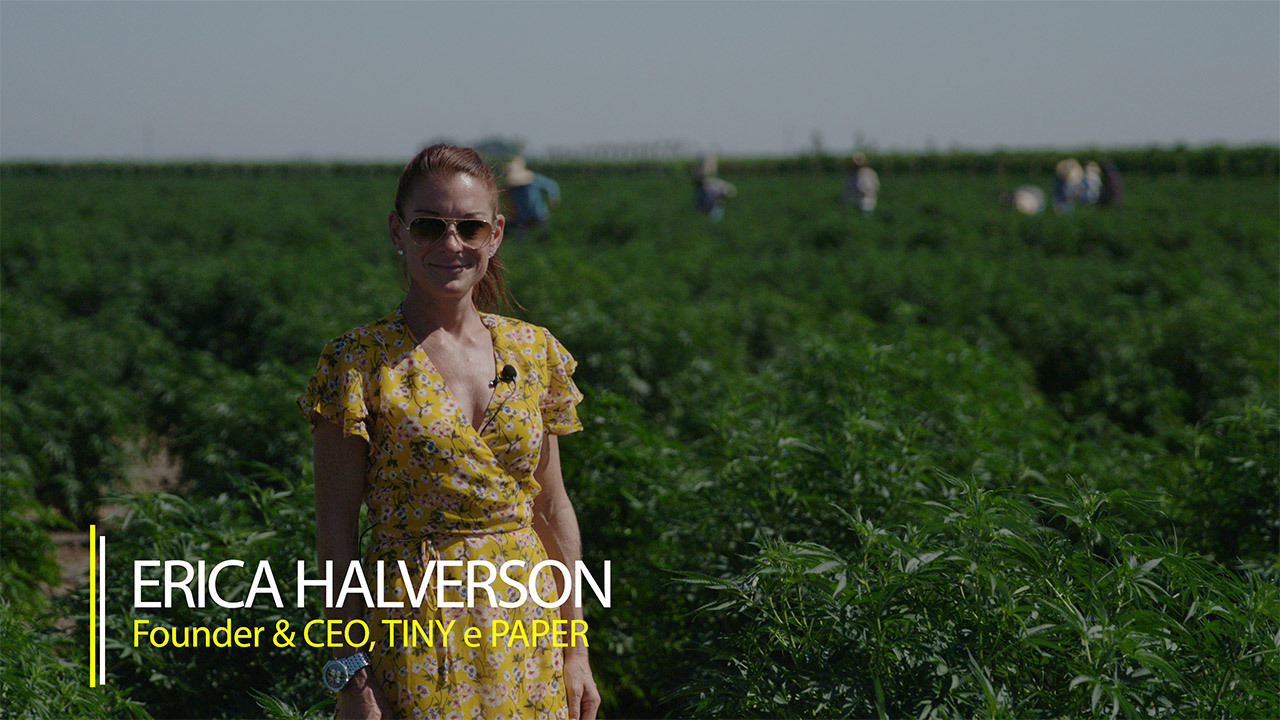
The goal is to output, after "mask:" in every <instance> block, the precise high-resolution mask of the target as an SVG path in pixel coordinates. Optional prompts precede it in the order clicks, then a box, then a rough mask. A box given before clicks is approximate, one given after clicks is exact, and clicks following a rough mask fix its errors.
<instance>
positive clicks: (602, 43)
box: [0, 0, 1280, 160]
mask: <svg viewBox="0 0 1280 720" xmlns="http://www.w3.org/2000/svg"><path fill="white" fill-rule="evenodd" d="M814 131H817V132H819V133H821V135H822V138H823V141H824V144H825V146H826V147H827V148H828V149H830V150H833V151H843V150H847V149H848V148H850V147H851V146H852V145H853V142H854V137H855V133H860V134H861V137H862V138H863V139H864V141H865V142H866V143H867V144H868V145H870V146H872V147H875V148H879V149H906V150H914V149H922V148H924V147H925V146H926V144H927V143H929V142H930V141H932V142H934V143H935V144H936V145H937V146H938V147H939V148H943V149H945V148H948V147H951V146H953V145H959V146H963V147H968V148H974V149H990V148H994V147H1008V148H1016V147H1047V146H1058V147H1070V146H1079V145H1086V144H1092V145H1102V146H1131V145H1148V144H1161V145H1169V144H1173V143H1175V142H1187V143H1189V144H1191V145H1203V144H1208V143H1213V142H1225V143H1228V144H1244V143H1253V142H1267V143H1280V2H1277V1H1275V0H1270V1H1265V2H1154V1H1153V2H1121V3H1103V2H1062V3H1059V2H909V3H908V2H892V3H891V2H824V3H782V2H755V3H738V2H699V3H680V2H635V3H588V2H534V3H514V4H513V3H499V2H486V3H426V2H423V3H418V2H385V3H383V2H379V3H356V2H324V3H304V2H271V3H260V2H181V3H178V2H92V3H78V2H69V3H63V2H57V3H55V2H19V1H15V0H0V158H3V159H5V160H14V159H88V158H122V159H138V158H155V159H171V158H216V159H288V158H311V159H402V158H404V157H407V156H408V155H410V154H412V153H413V152H414V151H416V150H417V149H418V148H419V147H421V145H422V144H424V143H425V142H426V141H428V140H431V139H433V138H437V137H450V138H454V139H456V140H458V141H462V142H469V141H473V140H476V139H479V138H482V137H484V136H489V135H495V134H497V135H505V136H518V137H520V138H522V139H523V140H524V141H526V142H527V143H528V147H529V149H530V151H531V152H532V154H538V153H541V152H545V151H546V150H547V149H548V148H553V147H581V146H583V145H588V144H594V143H606V142H612V143H622V142H647V141H661V140H676V141H680V142H683V143H685V144H686V145H687V147H689V148H690V149H692V150H694V151H701V150H711V149H714V150H718V151H720V152H722V153H725V154H774V153H782V152H794V151H800V150H804V149H806V148H808V147H809V146H810V143H811V137H812V135H813V133H814Z"/></svg>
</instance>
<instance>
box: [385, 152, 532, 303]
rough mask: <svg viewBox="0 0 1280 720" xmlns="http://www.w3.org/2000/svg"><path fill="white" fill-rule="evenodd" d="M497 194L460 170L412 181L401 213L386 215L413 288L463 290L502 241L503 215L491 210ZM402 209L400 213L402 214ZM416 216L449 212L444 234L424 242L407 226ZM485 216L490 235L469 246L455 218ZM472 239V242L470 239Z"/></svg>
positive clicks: (446, 294)
mask: <svg viewBox="0 0 1280 720" xmlns="http://www.w3.org/2000/svg"><path fill="white" fill-rule="evenodd" d="M494 205H495V198H494V196H493V192H492V191H491V190H490V189H489V188H487V187H485V184H484V183H483V182H482V181H480V180H478V179H476V178H474V177H472V176H470V175H466V174H463V173H453V174H440V173H436V174H432V175H428V176H427V177H426V178H425V179H423V180H422V182H420V183H418V185H417V186H416V187H414V189H413V192H411V193H410V194H409V196H408V197H407V198H406V199H405V202H404V206H403V207H402V208H400V214H399V215H398V214H397V213H396V212H394V211H393V212H392V213H391V214H390V216H389V217H388V219H387V220H388V223H389V226H390V231H391V242H392V243H393V244H394V245H395V247H396V249H397V250H400V251H403V252H404V260H405V267H406V269H407V271H408V274H409V286H410V288H411V290H415V291H417V292H421V293H424V294H425V295H427V296H428V297H435V298H439V299H454V300H456V299H459V298H462V297H465V296H467V295H468V294H469V293H470V292H471V291H472V289H473V288H475V286H476V284H477V283H479V282H480V279H481V278H483V277H484V274H485V272H486V271H487V270H488V268H489V258H490V257H492V255H493V253H495V252H497V251H498V246H499V245H501V244H502V231H503V227H504V226H505V224H506V220H505V219H504V218H503V217H502V216H501V215H495V214H494ZM400 215H403V218H401V217H400ZM417 218H451V219H453V220H454V221H455V222H450V223H449V224H448V225H447V227H446V230H445V233H444V235H443V236H441V237H440V239H438V240H436V241H434V242H423V241H421V240H420V239H418V238H415V237H414V236H413V234H412V233H410V231H409V227H408V226H409V224H411V223H412V222H413V221H414V220H415V219H417ZM461 219H474V220H484V221H487V222H488V223H490V225H491V226H492V228H493V237H492V239H490V240H489V241H488V242H487V243H484V244H482V245H479V246H478V247H470V246H469V245H468V243H466V242H464V238H463V237H462V235H463V234H464V233H465V232H466V230H467V228H466V227H465V226H464V227H463V228H459V227H458V225H457V224H456V221H457V220H461ZM471 244H472V245H474V244H476V243H474V242H473V243H471Z"/></svg>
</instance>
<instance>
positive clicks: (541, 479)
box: [298, 145, 600, 720]
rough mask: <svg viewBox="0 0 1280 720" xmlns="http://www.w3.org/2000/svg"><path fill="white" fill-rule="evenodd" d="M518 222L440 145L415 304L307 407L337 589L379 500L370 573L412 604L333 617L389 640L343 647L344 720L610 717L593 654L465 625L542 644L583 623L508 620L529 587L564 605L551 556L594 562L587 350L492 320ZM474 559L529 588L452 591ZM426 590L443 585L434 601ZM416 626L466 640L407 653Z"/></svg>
mask: <svg viewBox="0 0 1280 720" xmlns="http://www.w3.org/2000/svg"><path fill="white" fill-rule="evenodd" d="M505 228H506V219H505V218H504V217H503V216H502V215H500V214H498V186H497V182H496V180H495V178H494V176H493V173H492V171H491V170H490V169H489V168H488V166H486V165H485V163H484V161H483V160H482V159H481V158H480V156H479V155H478V154H477V153H476V152H475V151H474V150H472V149H470V148H458V147H453V146H450V145H432V146H431V147H428V148H426V149H424V150H423V151H422V152H420V153H418V154H417V155H416V156H414V158H413V159H412V160H410V161H409V164H408V165H406V166H405V168H404V171H403V172H402V173H401V175H400V182H399V185H398V186H397V188H396V194H395V208H394V209H393V210H392V211H391V212H390V213H389V214H388V216H387V233H388V235H389V237H390V240H391V245H392V246H393V247H394V248H395V250H396V252H397V253H398V254H399V255H400V258H401V259H402V260H403V271H404V274H405V276H406V277H407V278H408V283H407V284H408V288H407V290H406V291H405V295H404V299H403V300H402V301H401V302H400V304H399V305H398V306H397V307H395V308H394V309H393V310H391V312H389V313H387V314H386V315H384V316H382V317H381V318H378V319H377V320H374V321H373V322H370V323H368V324H366V325H362V326H360V327H357V328H355V329H353V330H350V331H348V332H347V333H345V334H343V335H341V336H339V337H337V338H335V339H334V340H332V341H330V342H329V344H328V345H327V346H326V347H325V348H324V351H323V352H322V353H321V355H320V362H319V365H318V366H317V368H316V372H315V374H314V375H313V376H312V377H311V380H310V383H309V384H308V386H307V388H306V392H304V393H303V394H302V395H301V396H300V397H299V398H298V405H299V407H300V408H301V410H302V412H303V414H304V415H306V416H307V418H308V419H309V420H310V422H311V423H312V424H313V425H314V429H313V434H314V452H315V481H316V491H315V492H316V551H317V555H318V557H319V559H320V562H321V567H324V563H325V562H326V561H333V567H334V573H335V575H336V576H337V578H339V580H337V581H335V583H334V584H335V585H337V584H338V583H341V582H342V580H341V578H342V577H344V576H345V573H346V570H345V568H347V567H348V565H349V563H350V562H352V561H356V560H358V559H361V558H360V557H359V555H358V547H359V543H358V540H357V528H358V524H359V523H358V516H359V511H360V506H361V503H362V502H363V504H364V505H365V506H367V512H366V519H367V520H368V524H369V529H368V540H367V541H366V542H367V547H366V549H365V552H364V556H363V558H362V561H363V567H364V574H365V577H366V578H374V577H377V578H378V585H379V588H382V587H383V586H382V582H383V579H382V576H381V575H377V570H376V568H377V565H376V563H377V562H379V561H385V565H384V567H387V568H391V570H388V571H387V572H386V582H387V583H389V587H386V588H385V591H384V590H382V589H380V590H379V595H378V597H379V598H382V597H386V598H388V600H390V601H403V602H404V604H405V607H402V608H400V607H397V608H384V607H377V606H376V607H365V604H364V601H363V599H362V598H361V597H360V596H359V594H358V593H353V594H351V595H349V596H348V598H349V599H348V601H347V602H345V604H343V605H342V606H341V607H339V608H335V609H330V610H327V611H326V613H327V615H328V616H329V618H330V619H331V620H333V619H337V620H342V621H351V620H357V619H359V620H363V621H364V622H365V623H367V625H368V627H369V629H370V638H371V640H372V643H371V644H365V645H362V646H344V647H338V648H335V649H334V657H335V659H334V660H331V661H330V662H329V663H328V664H327V665H326V666H325V669H324V682H325V684H326V685H327V686H328V687H329V688H330V689H332V690H333V691H334V692H337V693H338V711H337V717H339V718H370V717H382V718H390V717H396V718H410V717H437V716H438V717H445V716H446V715H449V716H450V717H452V716H453V715H457V716H458V717H467V718H472V717H485V718H493V717H504V718H517V717H518V718H549V719H550V718H554V719H559V720H564V719H566V718H581V719H582V720H587V719H588V718H594V717H595V714H596V708H597V707H598V706H599V704H600V694H599V692H598V691H597V690H596V686H595V682H594V680H593V679H592V677H591V668H590V667H589V665H588V663H587V648H586V647H585V646H583V645H584V643H581V642H579V643H577V644H576V645H574V646H569V647H564V645H565V643H561V645H560V646H557V645H556V644H555V643H553V642H550V641H548V640H547V638H546V637H545V636H544V637H543V638H542V641H541V642H537V643H532V642H520V641H516V640H515V638H514V636H513V637H512V638H511V639H512V641H513V642H511V643H509V642H507V641H505V640H504V641H502V642H490V638H488V637H485V638H484V641H483V642H479V643H478V645H479V647H469V646H468V643H466V642H465V636H464V632H463V631H464V630H468V629H471V628H482V629H483V628H490V629H491V631H492V632H495V633H496V632H497V630H496V628H498V627H500V623H502V625H501V627H513V626H515V625H516V624H517V623H520V624H521V625H522V627H524V628H534V629H535V631H536V629H537V627H538V624H542V627H549V626H550V625H548V624H553V625H554V624H555V623H556V621H559V620H568V621H570V623H572V621H573V620H580V619H581V617H582V609H581V607H578V606H577V605H576V604H575V603H574V602H572V601H570V602H566V603H564V604H562V605H560V606H559V608H544V607H542V606H541V604H539V603H536V602H534V601H533V600H532V598H530V599H529V600H528V601H526V602H520V603H519V604H517V605H516V607H513V608H508V607H502V604H503V603H504V602H506V603H507V604H511V602H514V601H515V598H514V597H513V596H515V595H516V593H515V592H514V585H516V584H518V585H523V586H524V587H525V588H528V589H530V590H535V591H536V592H537V595H538V596H539V598H540V599H542V601H543V602H545V603H554V602H555V599H556V598H557V597H559V595H558V594H557V588H556V584H557V575H558V574H557V572H550V573H539V574H538V575H537V576H536V577H537V580H538V581H539V582H537V583H536V584H535V587H534V588H529V577H530V571H531V570H532V569H533V567H534V566H535V565H536V564H537V563H540V562H543V561H546V560H548V559H551V560H555V561H558V562H560V563H563V564H565V565H566V566H569V567H573V566H574V563H575V561H577V560H578V559H579V558H580V551H581V548H580V540H579V534H578V524H577V520H576V518H575V516H574V511H573V506H572V505H571V504H570V502H569V498H568V496H567V495H566V493H565V486H564V480H563V478H562V477H561V472H560V467H561V466H560V453H559V446H558V444H557V440H556V438H557V436H558V435H563V434H565V433H571V432H575V431H577V430H581V429H582V424H581V423H580V422H579V421H578V415H577V411H576V407H575V406H576V405H577V404H578V401H579V400H581V399H582V394H581V393H580V392H579V391H578V388H577V387H576V386H575V385H574V382H573V377H572V376H573V371H574V367H575V366H576V364H577V363H576V362H575V361H574V359H573V357H572V356H570V354H569V352H568V351H567V350H565V348H564V347H563V346H562V345H561V344H560V343H559V342H558V341H557V340H556V338H555V337H554V336H552V334H551V333H550V332H549V331H548V330H546V329H545V328H542V327H538V326H536V325H532V324H530V323H527V322H524V321H522V320H516V319H513V318H509V317H503V316H501V315H497V314H493V313H491V312H488V311H489V310H492V309H495V308H497V307H498V306H499V304H500V303H504V302H506V301H508V300H509V297H510V296H509V295H508V294H507V291H506V288H505V285H504V282H503V264H502V260H501V258H500V257H499V255H498V251H499V249H500V248H501V247H502V240H503V231H504V230H505ZM401 560H403V561H405V563H403V564H399V563H398V561H401ZM445 560H448V561H461V563H460V564H454V563H449V564H443V563H442V564H441V565H438V566H435V572H434V573H433V575H434V577H432V578H431V579H430V581H429V583H428V581H427V580H426V578H425V577H424V574H425V571H424V568H425V567H428V563H432V564H433V565H434V563H433V561H445ZM508 560H510V561H519V564H518V565H517V564H511V565H510V566H508V565H507V564H505V563H506V561H508ZM471 561H484V562H488V563H491V564H492V565H493V566H494V567H499V566H500V567H502V572H503V573H504V577H506V576H510V578H511V580H512V581H513V584H511V585H508V584H504V583H502V582H499V583H495V587H494V588H493V590H494V593H493V594H488V593H486V592H482V591H478V592H475V593H474V595H473V596H472V597H471V598H470V599H468V598H467V597H466V596H465V595H463V594H462V592H461V591H460V590H459V591H455V590H453V588H451V587H449V586H450V585H452V586H453V587H457V586H458V585H459V584H462V585H463V586H465V584H466V573H467V568H470V569H471V570H475V569H476V567H479V568H480V569H481V571H480V572H478V573H476V575H477V576H478V577H479V578H480V579H481V580H483V578H484V577H485V576H486V575H485V572H484V571H483V565H477V566H475V567H472V566H470V565H468V564H467V563H468V562H471ZM405 567H407V568H409V570H408V573H409V574H410V577H409V578H408V579H407V581H406V579H405V578H404V577H403V576H402V573H403V572H405V570H404V568H405ZM397 568H399V569H397ZM441 575H443V577H440V576H441ZM491 579H492V578H491ZM368 582H370V583H372V582H373V580H372V579H370V580H369V581H368ZM410 587H412V588H415V589H417V588H423V587H426V588H427V591H426V592H425V594H422V595H421V598H422V599H421V602H420V603H418V604H416V605H415V601H414V600H410V599H409V598H411V595H410V590H409V588H410ZM437 588H442V589H443V588H449V589H448V592H447V593H446V594H445V598H446V600H447V601H450V602H462V603H463V607H440V605H439V603H438V600H437V597H436V591H437ZM503 588H508V589H512V592H510V593H504V592H503V590H502V589H503ZM495 595H496V598H495ZM495 600H496V603H495V602H494V601H495ZM380 604H381V603H378V605H380ZM384 620H404V621H406V623H399V624H397V623H384V622H383V621H384ZM408 620H413V621H416V623H417V624H419V625H420V626H421V627H423V628H432V627H439V628H441V633H445V632H446V631H445V630H444V629H443V628H445V627H450V623H454V625H453V626H452V627H453V631H452V634H451V635H446V637H445V639H447V642H442V641H441V638H436V639H435V641H434V642H429V643H428V642H426V641H425V640H423V641H421V642H417V641H416V637H415V642H414V643H413V644H410V643H406V642H405V636H404V634H403V633H400V634H398V635H396V636H394V640H393V638H392V637H391V636H389V633H391V632H393V629H394V628H395V627H400V626H403V625H404V624H407V621H408ZM437 622H439V623H440V625H438V626H437V625H436V624H435V623H437ZM563 624H564V623H560V625H561V626H563ZM357 627H358V626H357ZM357 637H359V636H358V635H357ZM493 639H494V640H496V637H495V638H493ZM317 670H319V668H317ZM317 680H319V678H317Z"/></svg>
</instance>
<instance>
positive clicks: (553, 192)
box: [505, 155, 560, 228]
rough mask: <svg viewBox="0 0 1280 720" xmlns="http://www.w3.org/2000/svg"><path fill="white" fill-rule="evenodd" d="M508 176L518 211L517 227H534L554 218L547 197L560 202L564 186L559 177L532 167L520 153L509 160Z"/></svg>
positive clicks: (512, 197)
mask: <svg viewBox="0 0 1280 720" xmlns="http://www.w3.org/2000/svg"><path fill="white" fill-rule="evenodd" d="M505 175H506V185H507V193H508V194H509V195H510V196H511V206H512V210H513V211H514V213H515V217H514V218H512V220H511V222H512V225H513V226H514V227H517V228H526V227H534V226H535V225H541V224H542V223H544V222H546V221H547V220H549V219H551V211H550V210H549V209H548V208H547V200H550V202H551V204H552V205H559V204H560V186H559V185H557V184H556V181H555V180H552V179H551V178H549V177H546V176H544V175H539V174H537V173H535V172H533V171H532V170H530V169H529V167H528V166H527V165H526V164H525V160H524V158H523V157H520V156H519V155H517V156H515V157H514V158H512V159H511V162H509V163H507V168H506V172H505Z"/></svg>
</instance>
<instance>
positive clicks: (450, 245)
mask: <svg viewBox="0 0 1280 720" xmlns="http://www.w3.org/2000/svg"><path fill="white" fill-rule="evenodd" d="M440 244H441V245H443V246H444V247H445V249H447V250H456V249H459V248H465V247H466V243H464V242H462V235H460V234H459V233H458V224H457V223H454V222H451V223H449V224H447V225H445V227H444V235H441V236H440Z"/></svg>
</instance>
